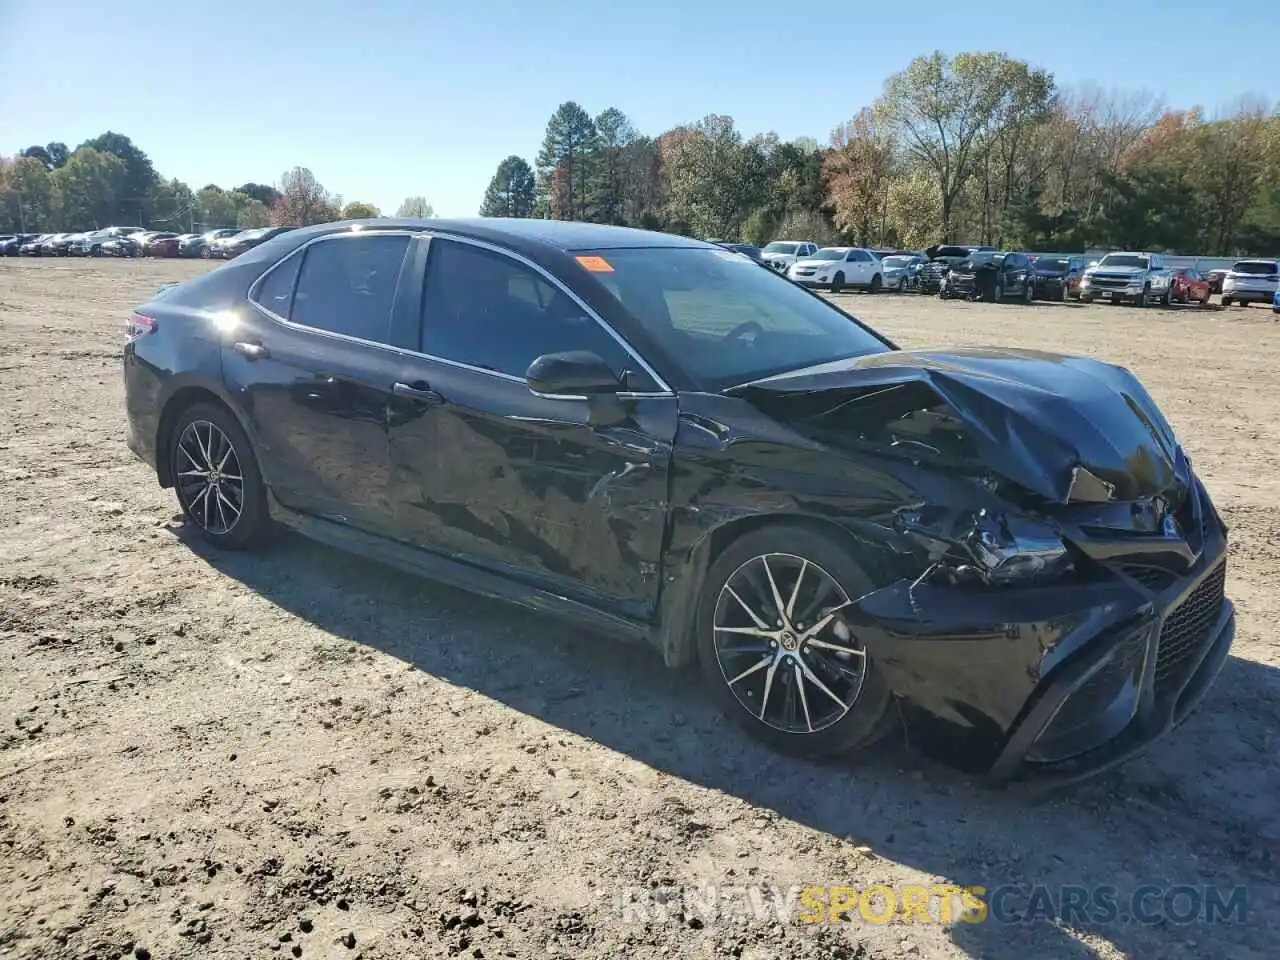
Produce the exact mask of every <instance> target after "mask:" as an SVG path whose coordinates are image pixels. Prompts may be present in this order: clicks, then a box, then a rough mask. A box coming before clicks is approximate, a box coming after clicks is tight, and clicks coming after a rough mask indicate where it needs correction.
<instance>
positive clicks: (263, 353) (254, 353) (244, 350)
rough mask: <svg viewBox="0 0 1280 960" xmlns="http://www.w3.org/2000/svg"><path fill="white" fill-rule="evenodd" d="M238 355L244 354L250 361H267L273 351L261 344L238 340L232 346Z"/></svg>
mask: <svg viewBox="0 0 1280 960" xmlns="http://www.w3.org/2000/svg"><path fill="white" fill-rule="evenodd" d="M231 348H232V349H233V350H235V352H236V353H239V354H243V355H244V356H245V357H247V358H248V359H250V360H265V359H266V358H267V357H269V356H271V351H270V350H268V349H267V348H266V347H264V346H263V345H262V344H260V343H249V342H247V341H245V340H237V341H236V342H235V343H233V344H232V345H231Z"/></svg>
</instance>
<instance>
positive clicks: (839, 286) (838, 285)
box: [831, 273, 844, 293]
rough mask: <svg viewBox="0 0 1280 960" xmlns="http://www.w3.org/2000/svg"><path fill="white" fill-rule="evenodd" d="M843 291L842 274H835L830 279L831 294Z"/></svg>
mask: <svg viewBox="0 0 1280 960" xmlns="http://www.w3.org/2000/svg"><path fill="white" fill-rule="evenodd" d="M843 289H844V274H843V273H837V274H836V275H835V276H834V277H832V278H831V292H832V293H839V292H840V291H841V290H843Z"/></svg>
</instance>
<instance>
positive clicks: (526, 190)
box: [480, 154, 535, 217]
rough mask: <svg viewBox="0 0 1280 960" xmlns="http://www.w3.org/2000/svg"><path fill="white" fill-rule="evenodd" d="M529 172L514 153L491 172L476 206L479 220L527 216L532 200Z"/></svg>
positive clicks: (532, 182)
mask: <svg viewBox="0 0 1280 960" xmlns="http://www.w3.org/2000/svg"><path fill="white" fill-rule="evenodd" d="M534 194H535V185H534V177H533V169H532V168H531V167H530V166H529V164H528V163H526V162H525V160H524V159H523V158H521V157H517V156H516V155H515V154H512V155H511V156H509V157H507V158H506V159H505V160H503V161H502V162H501V163H500V164H498V169H497V170H496V171H495V172H494V174H493V178H492V179H491V180H490V181H489V186H488V187H487V188H485V191H484V201H483V202H482V203H481V204H480V216H482V217H530V216H533V205H534V200H535V196H534Z"/></svg>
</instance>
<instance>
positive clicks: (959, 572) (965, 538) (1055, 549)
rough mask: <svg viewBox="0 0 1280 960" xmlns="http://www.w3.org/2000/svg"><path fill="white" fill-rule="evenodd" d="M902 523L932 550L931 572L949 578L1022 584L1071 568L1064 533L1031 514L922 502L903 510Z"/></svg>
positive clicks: (909, 534)
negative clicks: (1029, 515) (956, 508)
mask: <svg viewBox="0 0 1280 960" xmlns="http://www.w3.org/2000/svg"><path fill="white" fill-rule="evenodd" d="M896 526H897V528H898V530H899V532H900V533H902V534H904V535H905V536H907V537H909V538H910V539H912V540H914V541H915V542H916V543H918V544H919V545H920V546H922V547H923V548H924V549H925V550H926V551H927V553H928V555H929V561H930V566H929V573H930V574H931V575H933V576H936V577H940V578H941V579H942V580H944V581H945V582H949V583H984V584H992V585H1021V584H1029V583H1033V582H1036V581H1044V580H1053V579H1056V578H1058V577H1061V576H1063V575H1064V574H1066V573H1067V572H1068V571H1069V570H1070V569H1071V555H1070V553H1069V552H1068V551H1067V547H1066V544H1065V543H1063V541H1062V537H1061V535H1060V534H1059V533H1058V532H1057V531H1056V530H1055V529H1053V528H1052V527H1051V526H1049V525H1048V524H1045V523H1042V522H1040V521H1037V520H1032V519H1030V518H1027V517H1021V516H1017V515H1009V514H1001V513H993V512H991V511H989V510H986V509H981V510H954V509H948V508H944V507H921V508H919V509H916V510H904V511H902V512H900V513H899V514H898V515H897V521H896Z"/></svg>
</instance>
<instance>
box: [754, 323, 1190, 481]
mask: <svg viewBox="0 0 1280 960" xmlns="http://www.w3.org/2000/svg"><path fill="white" fill-rule="evenodd" d="M735 392H737V393H739V394H740V395H742V396H743V397H744V398H746V399H747V400H748V401H750V402H752V403H753V404H755V405H756V406H758V407H760V408H761V409H762V410H764V411H765V412H766V413H768V414H769V415H770V416H772V417H775V418H776V419H779V420H782V421H783V422H786V423H788V424H789V425H790V426H792V427H794V428H796V429H800V430H802V431H803V430H804V429H805V428H806V427H811V428H813V429H814V430H815V431H816V433H817V434H820V437H821V439H822V440H823V441H824V442H827V443H840V440H841V439H842V438H847V440H848V441H849V442H850V443H851V444H859V443H866V444H870V445H873V446H881V447H884V446H886V445H887V446H888V447H889V448H890V449H892V450H895V451H896V452H899V453H901V454H902V455H906V456H912V457H913V458H915V459H920V460H921V461H922V462H926V461H933V462H942V463H948V462H950V465H953V466H963V467H973V466H981V467H983V468H985V469H987V470H989V471H991V472H993V473H996V474H999V475H1001V476H1003V477H1004V478H1006V479H1008V480H1011V481H1013V482H1015V483H1017V484H1019V485H1021V486H1023V487H1025V488H1026V489H1028V490H1030V491H1033V492H1034V493H1036V494H1039V495H1040V496H1042V497H1044V498H1046V499H1047V500H1049V501H1051V502H1056V503H1067V502H1070V501H1082V500H1087V501H1101V500H1107V499H1112V500H1136V499H1139V498H1141V497H1148V496H1154V495H1164V496H1169V497H1170V498H1171V499H1175V500H1176V501H1179V502H1180V501H1181V500H1182V498H1183V496H1184V495H1185V492H1186V490H1187V488H1188V485H1189V483H1190V477H1189V469H1188V466H1187V463H1186V458H1185V456H1184V455H1183V454H1182V451H1181V449H1180V447H1179V446H1178V443H1177V440H1176V439H1175V437H1174V434H1173V431H1172V429H1171V428H1170V427H1169V424H1168V422H1167V421H1166V420H1165V418H1164V416H1163V415H1162V414H1161V412H1160V410H1159V408H1158V407H1157V406H1156V404H1155V401H1153V400H1152V399H1151V397H1150V395H1149V394H1148V393H1147V391H1146V390H1145V389H1144V388H1143V387H1142V385H1141V384H1140V383H1139V382H1138V381H1137V379H1136V378H1135V377H1134V376H1133V375H1132V374H1131V373H1129V372H1128V371H1127V370H1125V369H1123V368H1121V367H1116V366H1113V365H1111V364H1107V363H1102V362H1100V361H1098V360H1093V359H1089V358H1086V357H1071V356H1063V355H1059V354H1052V353H1041V352H1037V351H1031V350H1013V349H1003V348H957V349H951V350H947V351H913V350H891V351H887V352H885V353H880V354H874V355H871V356H867V357H861V358H857V359H853V360H844V361H837V362H835V363H831V364H825V365H823V366H820V367H811V368H808V369H806V370H802V371H797V372H794V373H789V374H783V375H781V376H777V377H771V378H768V379H765V380H760V381H756V382H755V383H753V384H749V385H747V386H745V387H742V388H739V390H738V391H735Z"/></svg>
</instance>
